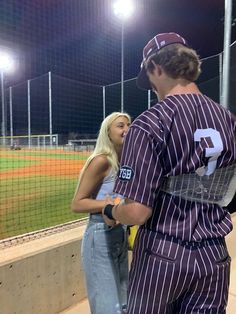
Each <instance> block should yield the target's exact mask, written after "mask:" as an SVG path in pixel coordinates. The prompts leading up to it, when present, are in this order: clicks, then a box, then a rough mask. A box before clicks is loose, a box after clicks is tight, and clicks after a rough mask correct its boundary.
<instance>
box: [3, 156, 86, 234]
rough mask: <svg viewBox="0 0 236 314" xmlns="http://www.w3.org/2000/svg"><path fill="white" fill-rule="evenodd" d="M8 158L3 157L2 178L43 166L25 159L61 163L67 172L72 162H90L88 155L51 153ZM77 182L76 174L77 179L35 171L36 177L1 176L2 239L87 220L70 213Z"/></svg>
mask: <svg viewBox="0 0 236 314" xmlns="http://www.w3.org/2000/svg"><path fill="white" fill-rule="evenodd" d="M13 155H14V158H13ZM7 156H9V157H4V154H1V155H0V174H1V173H6V172H7V171H8V170H9V171H10V170H13V169H17V168H19V169H20V168H22V167H28V166H33V165H37V166H38V164H40V163H41V161H40V160H39V161H38V160H36V161H35V160H33V159H32V160H31V159H27V158H26V159H24V158H22V157H24V156H32V157H33V156H34V157H35V156H36V157H48V158H55V159H57V160H58V159H60V160H59V166H58V167H59V169H60V167H61V168H62V169H63V168H64V169H65V168H66V167H67V166H68V163H69V160H78V161H80V160H85V159H86V158H87V157H86V156H85V154H78V153H75V154H71V153H68V154H66V153H61V154H59V153H55V152H50V151H49V152H47V151H39V152H38V151H37V152H28V151H25V152H24V151H14V152H11V151H7ZM17 156H19V158H17ZM44 162H45V160H44ZM35 169H36V168H35ZM33 170H34V168H33ZM37 171H38V170H37ZM46 174H47V175H46ZM77 178H78V173H76V171H75V174H74V175H51V173H50V174H48V173H45V171H44V175H42V174H41V173H39V172H36V171H35V173H31V174H29V173H26V174H25V175H24V174H23V175H22V174H17V172H16V173H15V174H14V175H12V176H9V177H6V176H2V177H1V179H0V180H1V182H0V239H4V238H7V237H12V236H15V235H20V234H24V233H27V232H31V231H36V230H39V229H44V228H48V227H51V226H55V225H58V224H62V223H65V222H69V221H73V220H77V219H79V218H84V217H86V216H87V214H75V213H72V211H71V209H70V203H71V200H72V197H73V194H74V191H75V187H76V184H77V180H78V179H77Z"/></svg>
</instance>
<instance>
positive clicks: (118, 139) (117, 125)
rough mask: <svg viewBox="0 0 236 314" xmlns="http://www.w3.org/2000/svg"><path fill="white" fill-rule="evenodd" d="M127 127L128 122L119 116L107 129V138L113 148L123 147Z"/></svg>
mask: <svg viewBox="0 0 236 314" xmlns="http://www.w3.org/2000/svg"><path fill="white" fill-rule="evenodd" d="M129 126H130V122H129V120H128V119H127V118H126V117H125V116H120V117H118V118H116V119H115V120H114V121H113V122H112V124H111V125H110V129H109V137H110V140H111V141H112V143H113V144H114V146H121V145H123V142H124V137H125V135H126V133H127V132H128V129H129Z"/></svg>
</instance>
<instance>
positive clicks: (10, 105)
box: [9, 86, 13, 146]
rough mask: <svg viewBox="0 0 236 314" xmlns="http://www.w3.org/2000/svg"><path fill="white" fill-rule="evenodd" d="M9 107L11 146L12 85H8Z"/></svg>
mask: <svg viewBox="0 0 236 314" xmlns="http://www.w3.org/2000/svg"><path fill="white" fill-rule="evenodd" d="M9 107H10V136H11V146H13V117H12V87H11V86H10V87H9Z"/></svg>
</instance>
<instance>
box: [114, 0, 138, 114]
mask: <svg viewBox="0 0 236 314" xmlns="http://www.w3.org/2000/svg"><path fill="white" fill-rule="evenodd" d="M113 9H114V13H115V15H116V16H118V17H119V18H120V19H121V112H123V111H124V23H125V20H126V19H128V18H129V17H130V16H131V15H132V13H133V11H134V4H133V2H132V0H117V1H116V2H114V6H113Z"/></svg>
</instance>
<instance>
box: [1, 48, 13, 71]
mask: <svg viewBox="0 0 236 314" xmlns="http://www.w3.org/2000/svg"><path fill="white" fill-rule="evenodd" d="M13 67H14V62H13V59H12V57H11V56H10V55H8V54H7V53H5V52H1V53H0V71H1V72H9V71H11V70H12V69H13Z"/></svg>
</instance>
